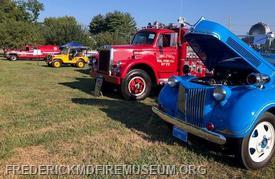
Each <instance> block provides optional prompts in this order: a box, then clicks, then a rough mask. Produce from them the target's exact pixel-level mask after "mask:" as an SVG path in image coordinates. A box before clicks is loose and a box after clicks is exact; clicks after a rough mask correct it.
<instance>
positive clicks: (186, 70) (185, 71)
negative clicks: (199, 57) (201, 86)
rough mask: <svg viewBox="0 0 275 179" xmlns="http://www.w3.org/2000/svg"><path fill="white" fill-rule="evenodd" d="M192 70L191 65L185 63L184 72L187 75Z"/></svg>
mask: <svg viewBox="0 0 275 179" xmlns="http://www.w3.org/2000/svg"><path fill="white" fill-rule="evenodd" d="M190 71H191V68H190V67H189V65H184V66H183V73H184V74H185V75H188V74H189V73H190Z"/></svg>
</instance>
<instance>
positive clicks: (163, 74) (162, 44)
mask: <svg viewBox="0 0 275 179" xmlns="http://www.w3.org/2000/svg"><path fill="white" fill-rule="evenodd" d="M156 60H157V69H158V75H159V78H160V80H164V81H166V80H167V79H168V78H169V77H170V76H172V75H177V63H178V53H177V33H162V34H160V35H159V37H158V41H157V53H156Z"/></svg>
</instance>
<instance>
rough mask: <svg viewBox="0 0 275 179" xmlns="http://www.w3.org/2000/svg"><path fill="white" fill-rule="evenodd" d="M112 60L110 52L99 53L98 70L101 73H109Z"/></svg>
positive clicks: (102, 51)
mask: <svg viewBox="0 0 275 179" xmlns="http://www.w3.org/2000/svg"><path fill="white" fill-rule="evenodd" d="M110 59H111V51H110V50H101V51H100V52H99V62H98V69H99V71H100V72H105V73H109V66H110Z"/></svg>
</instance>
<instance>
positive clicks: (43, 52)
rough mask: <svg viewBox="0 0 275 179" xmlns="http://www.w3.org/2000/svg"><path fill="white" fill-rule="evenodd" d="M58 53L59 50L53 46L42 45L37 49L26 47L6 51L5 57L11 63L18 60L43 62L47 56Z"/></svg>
mask: <svg viewBox="0 0 275 179" xmlns="http://www.w3.org/2000/svg"><path fill="white" fill-rule="evenodd" d="M58 53H60V49H59V47H58V46H55V45H42V46H37V47H31V46H26V48H25V49H24V50H7V51H5V57H6V58H7V59H9V60H11V61H16V60H18V59H31V60H32V59H36V60H44V59H45V58H47V56H48V55H55V54H58Z"/></svg>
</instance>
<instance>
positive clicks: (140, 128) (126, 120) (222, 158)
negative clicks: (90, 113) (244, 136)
mask: <svg viewBox="0 0 275 179" xmlns="http://www.w3.org/2000/svg"><path fill="white" fill-rule="evenodd" d="M81 73H82V71H81ZM60 84H61V85H64V86H67V87H70V88H73V89H78V90H80V91H83V92H85V93H87V94H92V90H93V87H94V80H93V79H92V78H89V77H88V78H76V81H74V82H67V83H60ZM104 96H107V97H110V98H112V99H117V100H111V99H110V100H108V99H103V98H92V97H91V98H73V99H72V102H73V103H75V104H79V105H90V106H96V107H98V108H99V109H100V110H101V111H102V112H104V113H106V115H107V116H108V117H109V118H111V119H112V120H115V121H119V122H121V123H122V124H124V125H125V126H126V127H127V128H128V129H130V130H132V131H134V132H136V133H137V134H138V135H140V136H141V137H143V138H144V139H146V140H149V141H152V142H154V141H160V142H164V143H166V144H168V145H172V144H173V143H174V142H178V143H180V144H181V145H183V147H188V149H189V150H192V151H193V152H195V153H197V154H198V155H203V156H206V157H212V158H213V159H214V160H215V161H217V162H220V163H227V164H228V165H230V166H234V167H236V165H237V164H236V161H235V160H234V158H233V157H232V155H231V153H227V152H226V151H225V150H223V149H222V148H221V147H220V146H217V145H214V144H213V143H210V142H207V141H205V140H203V139H200V138H197V137H194V136H192V135H190V138H189V139H190V141H191V143H190V145H186V144H185V143H183V142H181V141H179V140H177V139H175V138H174V137H173V136H172V133H171V128H169V127H168V126H167V125H166V123H164V122H163V121H162V120H160V119H159V118H158V117H156V116H154V115H153V114H152V111H151V108H152V106H150V105H147V104H144V103H141V102H136V101H125V100H122V99H121V95H120V93H119V92H114V91H111V92H110V91H109V92H105V93H104Z"/></svg>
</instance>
